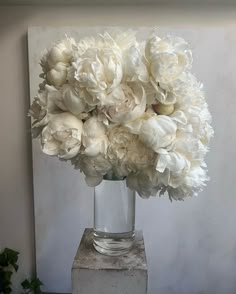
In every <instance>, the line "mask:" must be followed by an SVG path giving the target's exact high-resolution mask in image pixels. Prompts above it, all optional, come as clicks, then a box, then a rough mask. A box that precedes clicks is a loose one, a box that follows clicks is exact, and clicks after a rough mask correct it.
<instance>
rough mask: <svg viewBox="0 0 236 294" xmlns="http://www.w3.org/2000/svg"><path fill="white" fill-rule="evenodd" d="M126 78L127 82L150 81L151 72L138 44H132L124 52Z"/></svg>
mask: <svg viewBox="0 0 236 294" xmlns="http://www.w3.org/2000/svg"><path fill="white" fill-rule="evenodd" d="M123 64H124V78H125V80H126V81H127V82H142V83H148V82H149V73H148V70H147V67H146V64H145V61H144V56H143V55H142V52H141V48H139V47H138V45H137V44H135V45H132V46H131V47H130V48H128V49H127V50H126V51H125V52H124V53H123Z"/></svg>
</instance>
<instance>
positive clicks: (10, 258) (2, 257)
mask: <svg viewBox="0 0 236 294" xmlns="http://www.w3.org/2000/svg"><path fill="white" fill-rule="evenodd" d="M18 255H19V252H17V251H14V250H12V249H9V248H5V249H4V250H3V252H2V253H1V254H0V266H1V267H7V266H9V265H11V266H13V268H14V269H15V271H17V269H18V265H17V264H16V263H17V261H18Z"/></svg>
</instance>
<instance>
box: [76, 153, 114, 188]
mask: <svg viewBox="0 0 236 294" xmlns="http://www.w3.org/2000/svg"><path fill="white" fill-rule="evenodd" d="M72 163H73V164H74V166H75V168H79V169H80V170H81V171H82V172H83V173H84V174H85V180H86V183H87V185H88V186H90V187H95V186H97V185H99V184H100V183H101V181H102V179H103V176H104V175H106V174H107V173H108V172H109V171H110V170H111V168H112V166H111V164H110V163H109V161H108V160H107V159H106V158H105V157H104V155H102V154H99V155H97V156H87V155H79V156H78V157H77V158H76V159H75V160H74V161H73V162H72Z"/></svg>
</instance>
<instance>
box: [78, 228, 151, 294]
mask: <svg viewBox="0 0 236 294" xmlns="http://www.w3.org/2000/svg"><path fill="white" fill-rule="evenodd" d="M147 279H148V273H147V262H146V256H145V248H144V241H143V236H142V233H141V232H140V231H138V232H136V237H135V243H134V246H133V248H132V249H131V251H130V252H129V253H128V254H126V255H123V256H119V257H108V256H105V255H102V254H100V253H98V252H96V251H95V249H94V248H93V245H92V229H85V231H84V235H83V237H82V240H81V242H80V246H79V249H78V251H77V253H76V256H75V259H74V263H73V266H72V293H73V294H146V293H147Z"/></svg>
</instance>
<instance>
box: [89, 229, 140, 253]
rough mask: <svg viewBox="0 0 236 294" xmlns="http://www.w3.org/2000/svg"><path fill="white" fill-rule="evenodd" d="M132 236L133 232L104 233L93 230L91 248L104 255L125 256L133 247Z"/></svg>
mask: <svg viewBox="0 0 236 294" xmlns="http://www.w3.org/2000/svg"><path fill="white" fill-rule="evenodd" d="M134 235H135V233H134V232H128V233H105V232H99V231H96V230H95V231H94V232H93V247H94V248H95V249H96V251H97V252H99V253H101V254H104V255H108V256H120V255H125V254H126V253H128V252H129V250H130V249H131V248H132V246H133V243H134Z"/></svg>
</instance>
